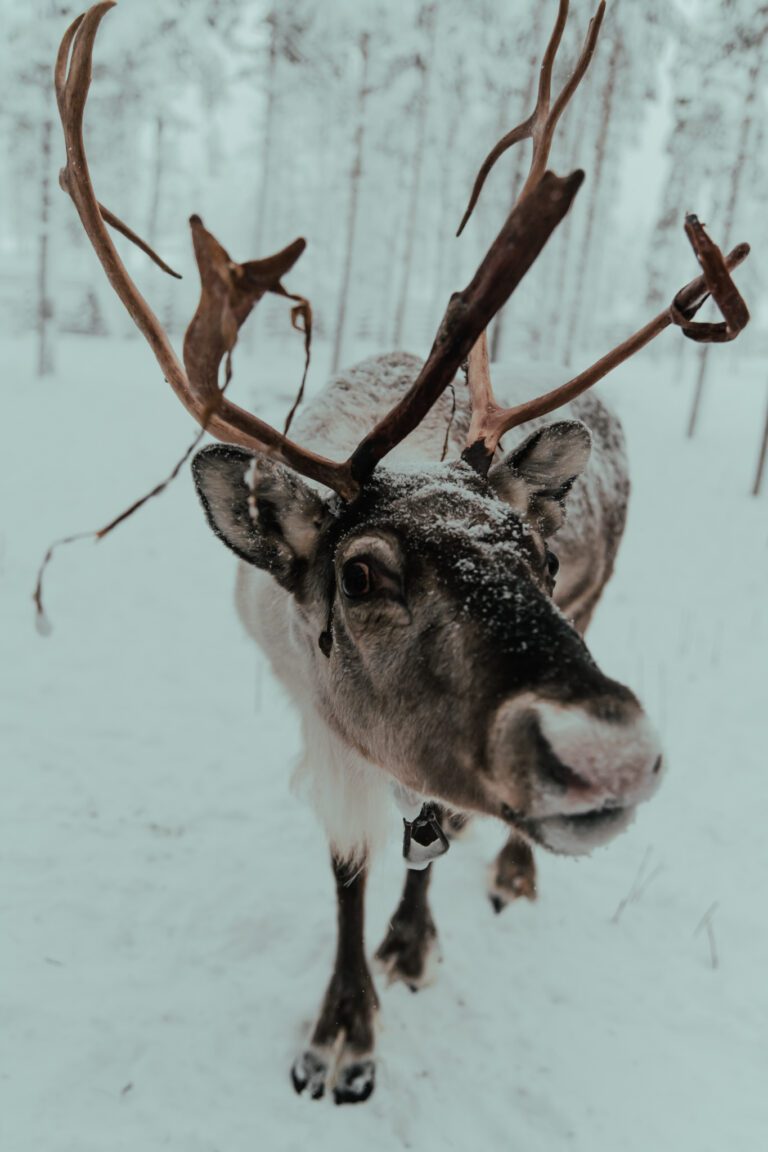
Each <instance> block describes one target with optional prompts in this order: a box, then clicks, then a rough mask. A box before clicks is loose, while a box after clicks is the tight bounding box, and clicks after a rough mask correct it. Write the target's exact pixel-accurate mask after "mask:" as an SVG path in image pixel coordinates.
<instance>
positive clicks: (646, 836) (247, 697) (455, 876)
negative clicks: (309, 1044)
mask: <svg viewBox="0 0 768 1152" xmlns="http://www.w3.org/2000/svg"><path fill="white" fill-rule="evenodd" d="M664 339H665V340H669V342H670V345H671V343H672V340H673V338H672V337H665V338H664ZM277 352H281V355H277ZM686 353H687V355H686V357H685V359H684V360H682V361H680V362H679V363H682V364H684V365H685V376H684V378H683V379H680V378H679V369H678V367H675V368H674V369H673V368H671V367H670V368H669V369H668V370H665V368H664V364H663V363H662V362H659V361H653V360H648V359H645V360H643V359H642V358H640V359H639V360H638V361H637V362H636V363H635V364H634V365H632V366H631V367H630V368H627V369H625V370H623V371H622V372H620V373H617V374H616V375H615V376H614V377H612V378H611V380H610V382H609V383H608V384H607V385H606V386H605V392H606V393H607V394H609V395H610V396H611V397H612V398H614V400H615V402H616V405H617V407H618V408H619V410H620V411H621V413H622V415H623V416H624V417H625V421H626V426H627V430H628V436H629V441H630V450H631V455H632V461H633V479H634V496H633V502H632V507H631V516H630V523H629V528H628V533H627V537H626V540H625V544H624V546H623V551H622V552H621V554H620V558H619V565H618V569H617V573H616V576H615V579H614V581H613V583H612V584H611V586H610V588H609V591H608V593H607V595H606V597H605V600H604V602H603V604H602V606H601V608H600V610H599V612H598V615H597V617H596V620H595V622H594V625H593V630H592V633H591V637H590V643H591V647H592V650H593V652H594V653H595V655H596V657H597V659H598V661H599V663H600V665H601V667H602V668H603V669H604V671H606V672H607V673H609V674H611V675H613V676H615V677H616V678H617V679H620V680H622V681H624V682H625V683H628V684H630V685H631V686H632V687H634V688H635V690H636V691H637V692H638V694H639V695H640V696H641V698H642V699H643V700H644V702H645V704H646V705H647V708H648V710H649V711H650V713H651V715H652V717H653V718H654V719H655V721H656V723H657V725H658V727H659V728H660V730H661V733H662V735H663V739H664V743H665V747H666V752H667V758H668V762H669V764H670V771H669V774H668V777H667V780H666V783H665V786H664V788H663V789H662V791H661V793H660V795H659V796H658V797H657V798H656V799H655V800H654V801H653V803H651V804H650V805H648V806H647V808H646V809H645V810H643V811H642V813H641V815H640V817H639V819H638V821H637V823H636V824H635V826H634V827H633V828H632V829H631V831H630V832H629V833H628V834H627V835H625V836H624V837H622V838H621V839H620V840H619V841H617V842H616V843H615V844H613V845H612V846H610V847H608V848H606V849H603V850H602V851H600V852H598V853H597V854H596V855H595V856H594V857H593V858H590V859H588V860H586V861H581V862H574V861H572V860H567V859H555V858H548V857H545V856H544V855H542V854H541V853H540V854H539V856H538V862H539V870H540V889H541V895H540V898H539V900H538V902H537V903H536V904H534V905H530V904H524V905H522V906H519V907H512V908H510V909H508V910H507V911H506V912H505V913H504V914H503V915H502V916H500V917H496V916H494V915H493V913H492V911H491V908H490V905H489V903H488V901H487V899H486V896H485V890H484V886H485V870H486V866H487V863H488V861H489V860H490V859H491V857H492V855H493V854H494V852H495V851H496V849H497V847H498V846H499V844H500V843H501V840H502V838H503V831H502V829H501V828H500V827H495V826H493V825H492V824H491V823H486V824H480V823H478V824H476V825H475V826H474V827H473V829H472V830H471V832H470V833H469V835H468V836H467V837H466V838H465V839H464V840H463V841H462V842H460V843H457V844H456V845H455V846H454V848H453V849H452V851H451V852H450V853H449V855H448V856H447V857H446V859H445V860H444V861H441V862H440V863H439V864H438V865H437V867H436V876H435V882H434V885H433V893H434V895H433V903H434V911H435V918H436V921H437V924H438V928H439V931H440V933H441V941H442V950H443V956H444V962H443V964H442V966H441V968H440V971H439V977H438V981H437V983H436V984H435V985H434V986H433V987H432V988H430V989H428V990H426V991H424V992H423V993H421V994H419V995H418V996H413V995H411V993H410V992H408V991H407V989H406V988H405V987H403V986H394V987H392V988H390V989H385V988H384V989H380V991H381V1000H382V1013H381V1029H380V1039H379V1049H378V1053H379V1074H378V1084H377V1090H376V1093H375V1095H374V1097H373V1098H372V1099H371V1101H370V1102H369V1103H368V1104H366V1105H364V1106H362V1107H358V1108H334V1107H333V1105H332V1104H331V1103H329V1102H328V1101H327V1100H324V1101H322V1102H321V1103H319V1104H317V1103H313V1102H311V1101H308V1100H305V1099H303V1098H301V1099H300V1098H298V1097H296V1096H295V1095H294V1093H293V1090H292V1088H291V1085H290V1081H289V1075H288V1073H289V1067H290V1063H291V1060H292V1058H293V1056H294V1054H295V1052H296V1050H297V1049H298V1047H299V1046H300V1044H301V1042H302V1039H303V1037H304V1034H305V1030H306V1029H307V1028H308V1026H309V1025H310V1023H311V1019H312V1016H313V1014H314V1012H315V1010H316V1008H317V1007H318V1005H319V1000H320V996H321V993H322V991H323V988H324V986H325V983H326V981H327V979H328V977H329V974H330V965H331V958H332V952H333V947H334V932H335V923H334V920H335V913H334V898H333V888H332V880H331V875H330V869H329V867H328V865H327V858H326V848H325V845H324V843H323V838H322V835H321V833H320V831H319V829H318V828H317V827H316V825H315V822H314V820H313V817H312V815H311V813H310V812H309V811H308V810H307V809H306V807H305V806H304V805H303V804H302V803H301V801H300V800H298V799H296V798H294V797H293V796H292V795H291V793H290V791H289V776H290V772H291V767H292V763H293V760H294V757H295V754H296V752H297V740H298V735H297V731H296V725H295V723H294V718H293V715H292V713H291V710H290V708H289V706H288V704H287V702H286V701H285V699H284V698H283V696H282V694H281V692H280V690H279V689H278V687H277V686H276V684H275V683H274V682H273V681H272V679H271V677H270V674H269V673H268V671H267V670H266V668H265V666H264V664H263V661H262V659H261V657H260V655H259V654H258V653H257V652H256V650H255V649H254V648H253V647H252V645H251V644H250V643H249V642H248V641H247V639H246V638H245V636H244V635H243V634H241V631H240V629H239V625H238V623H237V621H236V619H235V616H234V611H233V606H232V597H231V585H232V577H233V569H234V561H233V558H232V557H231V556H230V555H229V554H228V553H227V552H226V551H225V549H224V548H222V547H221V546H220V545H219V544H218V543H217V542H216V541H215V540H214V538H213V536H212V535H211V534H210V532H209V531H208V529H207V528H206V526H205V524H204V521H203V516H202V514H201V512H200V510H199V508H198V507H197V505H196V501H195V497H194V494H193V491H192V485H191V482H190V479H189V476H188V474H187V473H185V474H184V475H183V476H182V477H180V479H179V480H178V481H177V483H176V484H175V485H174V487H173V488H172V490H171V491H169V492H168V493H167V494H166V495H165V496H164V497H163V498H161V499H160V500H157V501H154V502H153V503H151V504H150V505H149V506H148V507H147V508H146V509H145V510H144V511H143V512H142V513H141V514H139V516H137V517H136V518H135V519H133V520H132V521H130V522H129V523H128V524H126V525H125V526H123V527H122V528H121V529H120V530H119V531H118V532H117V533H115V534H114V535H113V536H112V537H111V538H109V539H108V540H106V541H105V542H103V543H102V544H99V545H98V546H94V545H92V544H90V543H84V544H78V545H75V546H73V547H72V548H70V549H68V550H63V551H62V552H61V553H60V554H58V555H57V556H56V558H55V560H54V563H53V565H52V567H51V569H50V572H49V576H48V587H47V604H48V609H49V613H50V616H51V618H52V622H53V628H54V630H53V633H52V635H51V636H50V637H49V638H47V639H44V638H42V637H40V636H39V635H37V634H36V632H35V628H34V621H33V612H32V605H31V599H30V595H31V591H32V587H33V584H34V576H35V569H36V565H37V563H38V561H39V559H40V556H41V554H42V552H43V551H44V549H45V547H46V546H47V544H48V543H49V542H50V540H51V539H52V538H54V537H55V536H58V535H61V534H63V533H66V532H70V531H76V530H78V529H82V528H88V527H97V526H99V525H100V524H101V523H103V522H104V521H106V520H107V519H109V518H110V516H111V515H112V514H114V513H115V512H116V511H119V510H120V509H121V508H122V507H123V506H124V505H125V504H127V503H129V502H130V500H131V499H133V498H134V497H135V496H136V495H137V494H138V493H140V492H141V491H143V490H144V489H146V488H148V487H150V486H151V485H152V484H153V483H154V482H155V481H156V480H157V479H158V478H159V477H160V476H162V475H163V474H164V472H165V471H167V469H168V467H169V465H170V464H171V463H172V461H173V458H174V456H175V454H177V453H178V452H180V450H181V449H182V448H183V447H185V445H186V443H187V442H188V440H189V439H190V438H191V428H190V424H189V421H188V420H187V419H186V418H185V417H184V415H183V413H182V412H181V409H180V407H179V405H178V403H177V402H176V401H175V400H174V399H173V397H172V396H171V395H170V392H169V390H168V389H167V387H166V386H165V385H164V384H163V383H162V380H161V379H160V378H159V373H158V372H157V370H156V368H155V366H154V363H153V362H152V361H151V359H150V356H149V353H148V352H147V351H146V349H145V348H144V347H143V346H142V345H141V344H140V343H139V342H138V341H133V342H127V343H124V344H121V343H119V342H117V343H109V342H104V343H100V342H98V341H94V340H80V341H78V340H76V339H72V340H70V341H69V342H66V343H64V344H63V346H62V347H61V349H60V357H59V359H60V363H59V372H58V374H57V376H56V378H55V379H50V380H47V381H43V382H41V381H36V380H34V379H33V378H32V375H31V372H30V367H29V366H30V364H31V363H32V351H31V348H30V347H28V346H27V345H26V344H22V343H18V344H15V345H14V344H11V345H10V348H9V349H8V350H7V351H5V354H4V360H5V364H4V368H5V380H4V385H3V416H4V422H5V427H6V433H7V434H6V437H5V443H4V445H3V452H2V474H3V483H2V493H3V508H2V517H1V520H0V582H1V583H0V587H2V637H3V647H2V651H3V659H2V701H1V703H2V727H1V729H0V732H1V736H0V739H1V741H2V751H1V756H2V766H1V768H0V771H1V772H2V780H1V794H2V807H1V809H0V817H1V819H2V840H1V841H0V850H1V852H2V889H1V893H2V895H1V897H0V901H1V902H0V916H1V918H2V919H1V922H0V932H1V935H0V998H1V1001H2V1008H1V1018H0V1034H1V1035H2V1041H0V1133H2V1136H1V1137H0V1147H2V1149H3V1152H123V1150H124V1152H154V1150H155V1149H172V1150H173V1152H246V1150H248V1152H254V1150H259V1152H261V1150H263V1152H294V1150H295V1152H299V1150H304V1149H307V1148H310V1149H326V1148H327V1149H333V1150H334V1152H359V1149H361V1148H366V1149H367V1150H369V1152H391V1150H393V1149H397V1148H409V1149H417V1150H420V1152H421V1150H423V1152H433V1150H434V1152H438V1150H440V1152H442V1150H443V1149H461V1150H464V1149H470V1148H480V1149H489V1150H494V1152H495V1150H497V1149H498V1150H502V1149H503V1150H506V1149H520V1150H521V1152H522V1150H525V1152H550V1150H559V1149H569V1150H573V1152H617V1150H621V1152H722V1150H723V1149H728V1150H729V1152H760V1150H761V1149H764V1148H766V1147H768V1094H767V1093H766V1088H765V1086H766V1083H767V1082H768V981H767V980H766V973H768V918H767V917H766V915H765V910H764V905H765V891H766V889H767V888H768V851H767V850H766V831H765V829H766V818H767V815H768V772H767V770H766V769H767V765H766V755H765V745H766V739H767V738H768V699H767V698H766V684H767V682H768V661H767V659H766V649H767V645H768V622H767V619H768V618H767V614H766V609H765V595H766V576H767V575H768V547H767V540H766V526H767V525H768V516H767V515H766V511H767V508H768V504H767V502H766V497H765V496H764V497H763V498H762V499H761V500H755V499H753V498H751V497H749V496H748V495H747V494H746V493H747V492H748V490H749V483H750V478H751V473H752V469H753V467H754V459H755V455H756V450H757V439H758V434H759V425H760V419H761V415H762V404H763V402H764V387H765V381H764V379H763V377H764V374H765V368H764V366H762V367H761V366H760V365H755V368H754V371H749V372H747V371H745V370H744V369H743V368H742V369H741V370H739V371H737V370H735V368H734V364H736V363H737V361H736V360H735V359H734V352H733V350H730V349H728V348H724V349H721V348H715V349H714V351H713V356H714V357H715V358H716V362H717V365H718V366H717V367H716V368H715V370H714V371H713V373H712V378H713V381H714V379H715V377H717V378H718V382H717V383H716V384H714V385H713V387H712V388H711V391H710V393H709V395H708V397H707V403H706V407H705V411H704V416H703V421H702V426H701V431H700V435H699V436H698V437H697V439H696V440H695V441H694V442H693V443H691V442H688V441H686V440H685V439H684V437H683V428H684V423H685V413H686V410H687V405H688V401H689V395H690V375H691V373H692V372H693V366H694V362H695V356H696V353H695V350H694V349H693V348H690V349H686ZM319 359H320V360H322V350H321V355H320V357H319ZM299 360H300V350H299V349H298V348H297V347H296V342H293V343H292V344H291V347H290V350H285V351H282V350H280V349H278V350H276V353H275V356H274V357H270V361H269V362H270V364H272V363H273V369H270V370H267V369H266V368H265V367H264V364H263V363H262V365H261V369H260V371H261V375H262V378H263V379H264V380H265V382H267V381H268V383H265V385H264V388H265V392H269V394H270V395H271V396H272V400H271V402H270V403H264V404H263V405H262V410H264V411H266V412H267V413H269V412H272V413H276V412H277V411H279V410H284V407H285V397H287V395H288V387H287V382H288V381H292V380H295V379H296V373H297V370H298V363H299ZM670 363H672V361H670ZM674 363H675V364H676V365H677V364H678V361H674ZM238 371H239V377H238V378H239V381H240V382H241V386H240V395H241V397H243V398H244V399H245V401H246V402H249V401H250V400H251V399H252V397H251V396H250V395H249V390H248V388H246V387H244V386H243V384H242V381H243V380H245V379H246V377H247V375H248V369H247V365H246V364H245V363H243V364H241V365H239V366H238ZM313 374H314V376H315V379H316V380H318V379H322V370H321V368H320V367H316V368H315V369H313ZM281 380H282V381H284V382H285V387H284V389H283V396H282V398H281V396H280V395H279V393H280V388H277V389H276V388H275V385H274V381H277V382H278V383H279V382H280V381H281ZM396 823H397V818H396V815H395V813H394V811H393V839H392V844H391V848H390V850H389V852H388V854H386V856H384V857H383V858H382V859H380V860H379V861H378V863H377V865H376V867H375V869H374V872H373V876H372V881H371V889H370V899H369V907H368V942H369V946H370V947H371V949H372V948H373V947H375V945H376V944H377V943H378V940H379V938H380V936H381V935H382V933H383V930H384V927H385V924H386V922H387V918H388V916H389V914H390V913H391V912H392V911H393V909H394V906H395V903H396V899H397V895H398V891H399V887H400V884H401V881H402V867H401V864H400V861H399V858H398V856H399V841H398V835H397V829H396Z"/></svg>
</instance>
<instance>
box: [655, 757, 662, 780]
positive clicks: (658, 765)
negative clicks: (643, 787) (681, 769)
mask: <svg viewBox="0 0 768 1152" xmlns="http://www.w3.org/2000/svg"><path fill="white" fill-rule="evenodd" d="M662 760H663V757H662V756H658V757H657V758H656V763H655V764H654V766H653V775H654V776H658V774H659V772H661V765H662Z"/></svg>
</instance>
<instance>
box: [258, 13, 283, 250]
mask: <svg viewBox="0 0 768 1152" xmlns="http://www.w3.org/2000/svg"><path fill="white" fill-rule="evenodd" d="M268 22H269V29H270V31H269V62H268V65H267V110H266V114H265V116H264V138H263V140H262V142H261V170H260V172H259V195H258V199H257V201H256V204H257V208H256V222H255V227H254V235H253V250H254V252H255V253H256V256H257V257H258V258H260V257H262V256H264V255H266V253H265V252H264V251H263V248H264V233H265V230H266V226H267V201H268V199H269V188H270V178H271V175H272V172H271V168H272V151H273V136H274V133H275V104H276V92H275V86H276V81H277V22H278V16H277V5H275V6H274V7H273V8H272V11H271V12H270V14H269V17H268Z"/></svg>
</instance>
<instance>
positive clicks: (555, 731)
mask: <svg viewBox="0 0 768 1152" xmlns="http://www.w3.org/2000/svg"><path fill="white" fill-rule="evenodd" d="M526 705H527V706H526V707H524V708H522V709H521V708H520V706H519V705H517V706H516V705H515V704H506V705H504V706H503V707H502V709H501V710H500V713H499V714H497V723H496V725H495V726H494V727H495V731H496V739H495V740H494V760H496V761H498V759H499V757H501V756H503V755H504V754H505V750H506V756H507V758H509V757H510V756H518V757H520V758H522V757H524V759H525V762H527V764H528V767H529V779H530V782H531V784H532V785H534V787H536V789H537V791H538V792H540V793H542V794H543V795H545V796H550V797H551V798H552V800H553V802H556V804H557V807H558V808H559V807H560V806H561V803H560V802H561V801H563V800H565V801H567V803H568V805H569V807H570V806H573V808H574V810H579V809H584V810H586V809H589V808H593V807H595V806H596V805H599V806H607V807H610V806H612V805H616V806H624V805H627V804H636V803H638V802H640V801H641V800H646V799H648V797H650V796H651V795H652V794H653V793H654V792H655V791H656V788H657V787H658V785H659V782H660V779H661V775H662V771H661V769H662V754H661V747H660V745H659V741H658V737H657V736H656V733H655V732H654V730H653V727H652V726H651V724H650V723H649V721H648V719H647V717H646V716H645V714H644V713H643V711H642V710H641V708H640V706H639V705H638V704H637V703H636V702H635V701H634V700H632V701H631V702H629V701H627V700H622V701H621V706H620V707H619V706H616V707H614V708H611V707H602V708H599V709H594V708H588V707H585V706H582V705H574V704H567V705H566V704H563V705H561V704H558V703H554V702H550V701H545V700H536V701H535V702H534V701H533V700H531V698H530V697H529V698H528V700H527V701H526ZM499 721H501V723H500V724H499ZM499 766H500V765H499Z"/></svg>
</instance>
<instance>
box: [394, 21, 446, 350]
mask: <svg viewBox="0 0 768 1152" xmlns="http://www.w3.org/2000/svg"><path fill="white" fill-rule="evenodd" d="M422 13H423V15H424V20H425V26H426V29H427V37H428V44H429V49H428V52H427V58H426V59H424V58H423V57H419V68H420V69H421V84H420V85H419V97H418V108H417V121H416V136H415V147H414V153H413V160H412V162H411V172H412V178H411V192H410V198H409V203H408V216H407V221H406V229H405V236H406V241H405V260H404V263H403V279H402V282H401V284H400V296H399V298H398V302H397V310H396V312H395V327H394V332H393V334H392V343H393V346H394V347H395V348H399V347H400V346H401V345H402V342H403V327H404V325H405V313H406V308H407V306H408V292H409V290H410V286H411V273H412V271H413V252H414V248H415V246H416V223H417V220H418V215H419V199H420V194H421V177H422V172H423V171H424V139H425V136H426V130H427V115H428V113H429V89H430V78H431V70H430V67H429V62H430V60H431V59H432V58H433V56H434V44H435V28H436V27H437V21H436V19H435V7H434V6H433V5H430V6H427V7H425V8H423V9H422Z"/></svg>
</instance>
